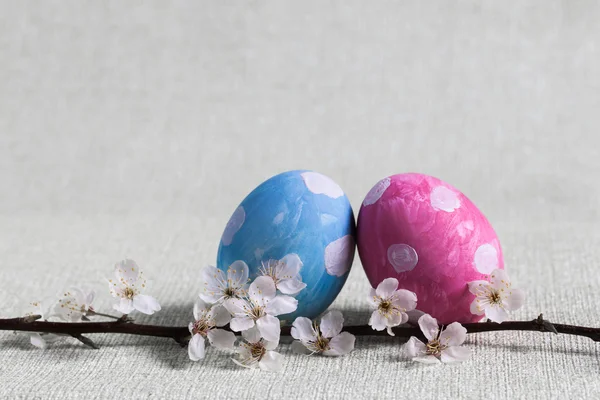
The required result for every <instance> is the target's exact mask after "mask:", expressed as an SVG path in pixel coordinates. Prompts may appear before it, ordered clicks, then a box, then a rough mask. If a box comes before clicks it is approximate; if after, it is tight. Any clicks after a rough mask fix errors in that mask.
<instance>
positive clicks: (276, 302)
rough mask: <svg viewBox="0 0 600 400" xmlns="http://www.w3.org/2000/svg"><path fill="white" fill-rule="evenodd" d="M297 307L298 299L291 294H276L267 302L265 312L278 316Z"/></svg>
mask: <svg viewBox="0 0 600 400" xmlns="http://www.w3.org/2000/svg"><path fill="white" fill-rule="evenodd" d="M297 308H298V300H296V299H295V298H293V297H291V296H282V295H279V296H276V297H274V298H273V299H271V300H269V301H268V302H267V306H266V307H265V312H266V313H267V314H269V315H273V316H278V315H281V314H289V313H291V312H294V311H296V309H297Z"/></svg>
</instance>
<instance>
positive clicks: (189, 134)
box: [0, 0, 600, 399]
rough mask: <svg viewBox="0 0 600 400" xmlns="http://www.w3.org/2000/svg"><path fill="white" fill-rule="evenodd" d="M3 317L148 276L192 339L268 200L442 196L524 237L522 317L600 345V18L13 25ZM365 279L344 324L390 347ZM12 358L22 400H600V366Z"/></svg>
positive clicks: (1, 145) (49, 8)
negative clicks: (450, 190) (213, 269)
mask: <svg viewBox="0 0 600 400" xmlns="http://www.w3.org/2000/svg"><path fill="white" fill-rule="evenodd" d="M0 4H1V5H0V183H1V186H2V194H1V196H0V255H1V258H0V265H1V267H0V284H1V290H0V315H1V316H2V317H10V316H18V315H20V314H21V313H22V312H23V309H24V307H25V306H26V304H27V303H28V302H29V301H32V300H36V299H39V298H44V297H49V296H53V295H55V294H56V293H57V292H59V291H60V290H62V289H64V288H66V287H67V286H69V285H87V286H89V287H92V288H94V289H96V291H97V292H98V299H97V302H96V308H97V309H98V310H100V311H110V306H111V299H110V296H109V294H108V290H107V286H106V285H105V283H104V282H103V279H104V278H105V277H108V276H109V275H111V274H112V267H113V264H114V263H115V262H116V261H119V260H120V259H122V258H125V257H131V258H134V259H135V260H137V262H138V263H139V264H140V266H142V267H143V268H144V270H145V272H146V275H147V276H148V277H149V278H152V279H153V280H154V287H153V290H152V292H151V293H152V294H153V295H155V296H156V297H157V298H158V299H159V300H160V302H161V304H162V306H163V310H162V311H161V312H159V313H158V314H156V315H154V316H152V317H146V316H142V315H139V314H138V315H135V317H136V319H137V321H138V322H141V323H156V324H165V325H187V323H188V322H189V321H190V319H191V317H192V313H191V311H192V304H193V302H194V300H195V296H196V295H197V293H198V292H199V286H198V281H199V277H200V270H201V268H202V267H203V266H204V265H206V264H210V263H214V262H215V256H216V250H217V246H218V242H219V238H220V235H221V233H222V230H223V228H224V227H225V224H226V222H227V220H228V218H229V216H230V215H231V213H232V212H233V211H234V209H235V208H236V206H237V205H238V203H239V202H240V201H241V200H242V199H243V198H244V197H245V196H246V195H247V194H248V193H249V192H250V191H251V190H252V189H253V188H254V187H255V186H257V185H258V184H259V183H261V182H262V181H263V180H265V179H267V178H269V177H270V176H272V175H274V174H277V173H279V172H282V171H286V170H290V169H297V168H307V169H313V170H316V171H319V172H321V173H323V174H325V175H328V176H330V177H331V178H333V179H334V180H335V181H336V182H337V183H338V184H339V185H340V186H341V187H342V188H343V189H344V190H345V191H346V193H347V194H348V196H349V198H350V199H351V202H352V204H353V206H354V210H355V213H358V209H359V206H360V204H361V202H362V199H363V197H364V196H365V195H366V193H367V192H368V190H369V189H370V188H371V186H372V185H373V184H375V183H376V182H377V181H378V180H379V179H380V178H383V177H385V176H388V175H391V174H395V173H400V172H409V171H414V172H422V173H427V174H430V175H434V176H437V177H439V178H441V179H443V180H445V181H447V182H449V183H451V184H452V185H454V186H455V187H457V188H459V189H460V190H462V191H463V192H464V193H465V194H466V195H467V196H468V197H469V198H470V199H471V200H472V201H473V202H474V203H475V204H477V205H478V206H479V207H480V209H481V210H482V211H483V212H484V213H485V214H486V215H487V216H488V218H489V220H490V221H491V223H492V225H493V226H494V227H495V228H496V231H497V233H498V234H499V236H500V240H501V243H502V245H503V249H504V255H505V259H506V267H507V269H508V271H509V273H510V275H511V277H512V279H513V281H514V283H515V285H516V286H518V287H521V288H523V289H525V290H526V291H527V295H528V299H527V302H526V305H525V306H524V307H523V308H522V309H521V310H520V311H518V312H516V313H515V314H514V315H513V316H514V318H515V319H533V318H535V317H536V316H537V315H538V314H539V313H540V312H543V313H544V316H545V317H546V318H548V319H550V320H551V321H556V322H562V323H571V324H580V325H588V326H600V315H599V314H600V313H599V311H598V304H599V303H600V291H599V290H598V288H599V286H600V274H599V273H598V272H599V268H600V261H599V259H600V246H599V244H600V229H598V223H599V222H600V211H599V207H598V206H599V204H600V201H599V200H600V198H599V197H600V189H599V188H600V185H599V184H598V176H599V175H600V151H599V150H598V148H599V146H600V138H599V133H598V125H599V123H600V117H599V115H600V114H599V110H600V24H598V20H599V19H600V5H599V4H598V3H597V2H594V1H553V0H545V1H542V0H540V1H519V2H492V1H483V2H480V1H458V2H446V1H432V2H409V1H402V2H391V1H390V2H387V1H375V2H362V1H358V0H350V1H326V2H323V1H303V2H288V1H277V2H275V1H272V2H269V1H264V2H263V1H247V2H232V1H220V2H208V1H198V2H192V1H190V2H181V1H175V2H162V1H154V2H149V1H148V2H141V1H135V2H122V1H102V2H100V1H98V2H80V1H66V2H65V1H60V2H59V1H45V2H34V1H19V2H15V1H8V0H7V1H1V2H0ZM368 288H369V284H368V281H367V279H366V278H365V274H364V272H363V270H362V267H361V265H360V261H359V259H358V257H356V261H355V263H354V266H353V269H352V271H351V274H350V277H349V280H348V282H347V284H346V286H345V287H344V289H343V290H342V292H341V294H340V295H339V297H338V298H337V300H336V301H335V303H334V305H333V306H332V307H334V308H336V309H339V310H341V311H343V313H344V315H345V317H346V323H347V324H364V323H366V322H367V320H368V316H369V314H370V311H369V309H368V306H367V303H366V300H365V296H366V294H367V292H368ZM90 337H91V338H92V339H93V340H95V341H96V342H97V343H98V344H99V345H100V346H101V349H100V350H91V349H88V348H85V347H84V346H83V345H81V344H79V343H77V342H65V343H62V344H57V345H55V346H52V347H51V348H49V349H48V350H46V351H40V350H37V349H35V348H33V347H32V346H30V345H29V343H28V340H27V338H26V337H25V336H24V335H15V334H13V333H12V332H1V333H0V358H1V360H2V361H1V362H0V397H3V398H45V399H54V398H60V399H68V398H84V397H85V398H90V399H93V398H126V399H130V398H285V399H293V398H331V399H335V398H413V399H416V398H431V399H440V398H482V397H485V398H488V399H505V398H527V399H551V398H564V397H568V398H572V399H575V398H597V396H598V395H599V393H600V344H598V343H594V342H592V341H591V340H589V339H586V338H579V337H570V336H565V335H560V336H554V335H551V334H541V333H535V332H503V333H486V334H477V335H469V337H468V342H467V345H468V346H469V347H470V348H472V350H473V357H472V359H471V360H470V361H468V362H466V363H463V364H458V365H447V366H439V367H432V368H427V367H422V366H415V365H413V364H412V363H410V362H407V361H404V360H403V359H402V358H401V353H400V351H401V350H400V349H401V340H400V339H398V338H379V339H378V338H369V337H358V338H357V342H356V349H355V350H354V352H352V353H351V354H350V355H349V356H347V357H344V358H322V357H317V356H313V357H305V356H299V355H294V354H293V353H292V352H291V350H290V346H289V345H287V344H284V345H282V346H281V348H280V351H281V352H282V353H283V354H284V355H285V363H284V369H283V371H282V372H281V373H280V374H269V373H262V372H260V371H247V370H243V369H240V368H238V367H236V366H235V365H233V363H232V362H231V361H230V359H229V355H228V354H226V353H222V352H219V351H216V350H215V351H213V350H214V349H209V351H208V353H207V357H206V359H205V360H204V361H202V362H198V363H192V362H190V361H189V360H188V357H187V352H186V350H185V349H182V348H180V347H179V346H178V345H177V344H176V343H175V342H174V341H171V340H167V339H159V338H145V337H135V336H125V335H104V334H95V335H90Z"/></svg>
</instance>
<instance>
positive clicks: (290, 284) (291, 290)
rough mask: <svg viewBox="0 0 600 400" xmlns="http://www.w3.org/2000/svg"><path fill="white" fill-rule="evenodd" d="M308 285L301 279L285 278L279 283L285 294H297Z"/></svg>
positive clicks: (281, 290) (278, 287)
mask: <svg viewBox="0 0 600 400" xmlns="http://www.w3.org/2000/svg"><path fill="white" fill-rule="evenodd" d="M305 287H306V283H304V282H302V281H301V280H300V279H295V278H294V279H284V280H283V281H280V282H279V283H278V284H277V289H279V291H280V292H281V293H283V294H297V293H299V292H300V291H301V290H302V289H304V288H305Z"/></svg>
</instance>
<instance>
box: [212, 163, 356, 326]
mask: <svg viewBox="0 0 600 400" xmlns="http://www.w3.org/2000/svg"><path fill="white" fill-rule="evenodd" d="M355 243H356V242H355V223H354V214H353V212H352V207H351V205H350V202H349V201H348V198H347V197H346V195H345V194H344V192H343V191H342V189H341V188H340V187H339V186H338V185H337V184H336V183H335V182H334V181H333V180H331V179H330V178H328V177H327V176H325V175H322V174H319V173H317V172H313V171H289V172H284V173H281V174H279V175H276V176H274V177H272V178H270V179H268V180H267V181H265V182H263V183H262V184H260V185H259V186H258V187H257V188H256V189H254V190H253V191H252V192H251V193H250V194H249V195H248V196H247V197H246V198H245V199H244V200H243V201H242V203H241V204H240V205H239V207H237V208H236V210H235V211H234V212H233V215H232V216H231V218H230V219H229V222H228V223H227V226H226V228H225V231H224V232H223V235H222V237H221V243H220V245H219V250H218V254H217V267H218V268H219V269H221V270H223V271H226V270H227V268H228V266H229V265H231V264H232V263H233V262H235V261H237V260H242V261H244V262H245V263H246V264H248V267H249V270H250V279H254V278H255V277H256V276H258V275H259V273H260V270H261V268H262V267H263V263H267V264H268V263H269V261H270V260H282V259H283V258H284V257H286V256H288V255H290V254H292V255H294V254H295V255H297V256H298V257H299V258H300V261H301V263H302V267H301V268H300V272H299V276H298V278H299V279H301V280H302V281H303V282H304V283H305V284H306V287H305V288H304V289H303V290H301V291H300V292H299V293H298V294H296V295H295V297H296V299H297V300H298V308H297V310H296V311H295V312H294V313H290V314H285V315H281V316H279V318H280V319H282V320H284V321H285V322H287V323H291V322H293V320H294V319H295V318H296V317H297V316H304V317H308V318H315V317H317V316H318V315H319V314H321V313H322V312H323V311H325V310H326V309H327V307H329V305H330V304H331V303H332V302H333V300H334V299H335V298H336V296H337V295H338V293H339V292H340V290H341V289H342V287H343V286H344V283H345V282H346V278H347V277H348V272H349V271H350V267H351V266H352V261H353V259H354V251H355Z"/></svg>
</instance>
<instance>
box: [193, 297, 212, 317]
mask: <svg viewBox="0 0 600 400" xmlns="http://www.w3.org/2000/svg"><path fill="white" fill-rule="evenodd" d="M209 311H210V304H209V303H207V302H205V301H204V300H202V299H197V300H196V302H195V303H194V319H195V320H196V321H198V320H199V319H200V318H202V317H204V316H205V315H206V314H208V312H209Z"/></svg>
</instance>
